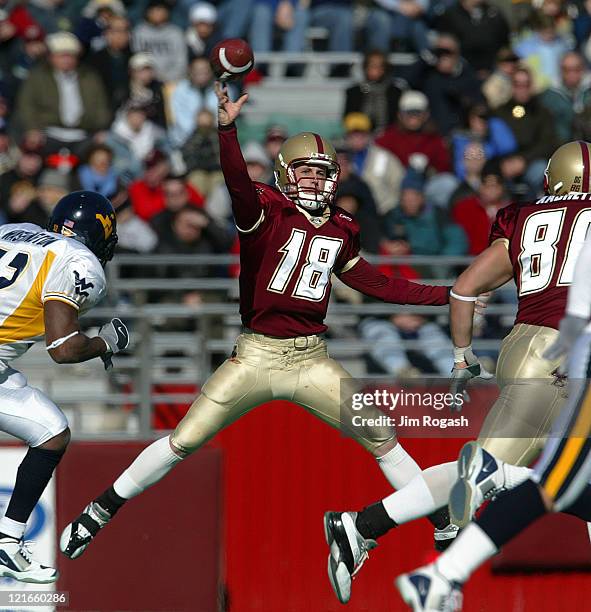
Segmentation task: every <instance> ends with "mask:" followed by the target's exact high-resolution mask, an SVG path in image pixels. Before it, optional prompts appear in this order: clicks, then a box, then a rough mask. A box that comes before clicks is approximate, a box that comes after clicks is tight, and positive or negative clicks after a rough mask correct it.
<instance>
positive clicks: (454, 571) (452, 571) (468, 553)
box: [435, 523, 497, 584]
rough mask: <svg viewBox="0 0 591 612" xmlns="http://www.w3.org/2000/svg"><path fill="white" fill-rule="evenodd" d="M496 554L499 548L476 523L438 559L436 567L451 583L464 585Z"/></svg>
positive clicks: (468, 527) (464, 531)
mask: <svg viewBox="0 0 591 612" xmlns="http://www.w3.org/2000/svg"><path fill="white" fill-rule="evenodd" d="M496 553H497V547H496V546H495V545H494V543H493V541H492V540H491V539H490V538H489V537H488V536H487V535H486V533H484V531H483V530H482V529H481V528H480V527H479V526H478V525H477V524H476V523H470V524H469V525H468V526H467V527H466V529H464V530H463V531H462V532H461V533H460V535H459V536H458V537H457V538H456V541H455V542H454V543H453V544H452V545H451V546H450V547H449V548H448V549H447V550H446V551H445V552H444V553H443V554H442V555H441V556H440V557H439V558H438V559H437V561H436V562H435V567H436V568H437V570H438V571H439V573H440V574H441V575H442V576H444V577H445V578H447V579H448V580H449V581H450V582H451V581H456V582H461V583H462V584H463V583H464V582H466V581H467V580H468V578H470V576H471V574H472V573H473V572H475V571H476V570H477V569H478V568H479V567H480V566H481V565H482V564H483V563H484V562H485V561H487V560H488V559H490V558H491V557H493V556H494V555H495V554H496Z"/></svg>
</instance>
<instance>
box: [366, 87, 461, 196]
mask: <svg viewBox="0 0 591 612" xmlns="http://www.w3.org/2000/svg"><path fill="white" fill-rule="evenodd" d="M376 144H377V145H378V146H380V147H384V148H385V149H387V150H388V151H390V153H392V154H393V155H395V156H396V157H397V158H398V159H399V160H400V162H401V163H402V165H403V166H404V167H405V168H407V169H408V168H409V167H412V168H414V169H415V170H419V171H421V172H425V173H426V175H427V176H428V180H427V185H426V192H427V193H428V194H429V201H430V202H431V203H436V204H437V205H439V206H442V207H446V206H447V204H448V201H449V198H450V196H451V194H452V193H453V191H454V189H455V188H456V187H457V184H458V180H457V178H455V177H454V176H453V174H451V167H452V166H451V155H450V152H449V149H448V146H447V144H446V142H445V140H444V139H443V137H442V136H441V134H439V132H438V131H437V129H436V128H435V126H434V125H433V123H432V122H431V121H430V112H429V101H428V99H427V96H426V95H425V94H424V93H423V92H421V91H417V90H408V91H405V92H404V93H403V94H402V95H401V96H400V102H399V104H398V121H397V122H396V123H394V124H392V125H391V126H389V127H388V128H386V130H385V131H384V132H383V134H382V135H381V136H379V137H378V138H377V139H376Z"/></svg>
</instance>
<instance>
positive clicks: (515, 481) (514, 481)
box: [502, 463, 534, 489]
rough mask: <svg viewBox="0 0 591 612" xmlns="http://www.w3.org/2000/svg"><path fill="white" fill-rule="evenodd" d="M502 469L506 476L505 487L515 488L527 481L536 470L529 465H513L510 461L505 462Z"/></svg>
mask: <svg viewBox="0 0 591 612" xmlns="http://www.w3.org/2000/svg"><path fill="white" fill-rule="evenodd" d="M502 469H503V474H504V476H505V481H504V485H503V486H504V487H505V489H514V488H515V487H516V486H517V485H520V484H521V483H522V482H525V481H526V480H527V479H528V478H530V477H531V475H532V474H533V473H534V471H533V470H532V469H530V468H528V467H523V466H517V465H511V464H509V463H503V466H502Z"/></svg>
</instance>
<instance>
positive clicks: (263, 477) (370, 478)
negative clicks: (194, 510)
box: [214, 402, 591, 612]
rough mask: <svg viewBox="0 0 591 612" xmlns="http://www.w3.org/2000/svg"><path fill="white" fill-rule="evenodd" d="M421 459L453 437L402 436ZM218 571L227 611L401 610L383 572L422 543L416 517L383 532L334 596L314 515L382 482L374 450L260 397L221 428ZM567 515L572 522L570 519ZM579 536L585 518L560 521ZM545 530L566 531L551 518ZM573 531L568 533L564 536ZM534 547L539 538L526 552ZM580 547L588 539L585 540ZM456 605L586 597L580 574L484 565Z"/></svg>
mask: <svg viewBox="0 0 591 612" xmlns="http://www.w3.org/2000/svg"><path fill="white" fill-rule="evenodd" d="M403 443H404V446H405V448H406V449H407V450H408V451H409V452H410V453H411V454H412V455H413V456H414V457H415V458H416V459H417V461H418V462H419V464H420V465H421V466H422V467H428V466H429V465H433V464H436V463H439V462H441V461H448V460H451V459H455V457H457V452H458V450H459V448H460V447H461V445H462V443H463V441H462V440H449V439H448V440H438V439H429V440H420V439H413V440H406V441H403ZM214 444H216V445H218V446H220V447H222V448H223V449H224V492H225V493H224V497H225V500H226V504H225V541H226V549H225V556H226V580H227V585H228V590H229V596H230V604H231V606H230V610H231V612H255V611H256V612H332V611H334V612H336V611H337V610H338V611H342V610H347V611H348V612H370V611H371V612H395V611H399V610H400V611H402V610H406V608H405V607H404V606H403V604H402V601H401V600H400V598H399V596H398V593H397V591H395V589H394V587H393V579H394V578H395V577H396V575H398V574H399V573H400V572H402V571H405V570H408V569H412V568H414V567H416V566H418V565H420V564H422V563H423V561H424V560H425V556H426V555H427V554H429V553H430V551H431V548H432V530H431V526H430V524H429V523H428V522H427V521H421V522H416V523H414V524H410V525H406V526H403V527H401V528H400V529H398V530H397V531H396V532H392V533H390V534H388V535H387V536H386V537H385V538H383V539H382V540H381V542H380V545H379V546H378V548H377V549H376V550H375V551H373V552H372V555H371V558H370V559H369V561H368V562H367V564H366V566H365V567H364V568H363V570H362V571H361V573H360V574H359V576H358V578H357V579H356V580H355V583H354V588H353V596H352V598H351V601H350V603H349V604H348V605H347V606H346V607H343V606H342V605H341V604H339V603H338V602H337V600H336V599H335V598H334V595H333V594H332V590H331V588H330V585H329V583H328V579H327V577H326V557H327V547H326V544H325V542H324V535H323V530H322V515H323V513H324V511H325V510H330V509H359V508H362V507H363V506H364V505H366V504H368V503H371V502H374V501H376V500H378V499H380V497H381V496H383V495H386V494H388V493H389V492H390V488H389V485H388V483H387V482H386V480H385V479H384V478H383V476H382V475H381V472H380V470H379V469H378V467H377V465H375V460H374V459H373V458H372V457H370V456H369V455H368V453H367V452H366V451H364V450H363V449H362V448H361V447H359V446H358V445H357V444H356V443H355V442H353V441H351V440H346V439H344V438H342V437H341V436H340V434H339V433H338V432H336V431H334V430H332V429H331V428H330V427H328V426H326V425H324V424H323V423H321V422H320V421H318V420H316V419H315V418H314V417H312V416H311V415H309V414H307V413H306V412H305V411H304V410H303V409H301V408H299V407H297V406H293V405H291V404H288V403H286V402H274V403H271V404H267V405H265V406H262V407H260V408H258V409H256V410H255V411H253V412H252V413H250V414H249V415H247V416H246V417H244V418H243V419H241V420H240V421H239V422H238V423H235V424H234V425H233V426H232V427H230V428H228V429H227V430H226V431H225V432H223V433H222V434H221V435H220V436H219V437H218V438H217V439H216V440H215V441H214ZM571 527H572V526H571ZM575 533H576V534H578V537H577V539H581V540H582V541H583V542H585V543H586V545H587V544H588V540H587V535H586V529H585V526H584V525H583V524H582V523H581V524H580V526H579V530H578V531H577V530H576V529H575V532H573V531H572V529H571V530H569V532H568V534H569V536H570V537H571V538H572V537H573V535H574V534H575ZM549 537H551V538H553V539H554V540H556V541H559V542H562V544H563V546H565V547H568V546H570V543H569V541H568V539H566V535H565V533H563V532H562V531H561V530H560V529H555V530H553V531H552V532H551V533H550V534H549ZM571 541H572V540H571ZM543 554H545V549H544V542H542V548H541V549H539V550H538V551H532V555H543ZM589 555H590V556H591V547H589ZM465 601H466V603H465V610H466V612H476V611H478V612H529V611H530V610H531V611H532V612H534V611H535V612H556V610H559V609H560V610H577V611H579V610H581V611H582V610H588V609H590V608H591V604H589V602H590V601H591V575H589V574H586V573H554V574H543V575H529V576H528V575H516V576H493V575H492V574H491V571H490V568H489V567H488V566H487V567H486V568H484V569H482V570H480V571H479V572H478V573H477V574H476V575H475V577H474V579H473V580H472V581H471V582H470V583H469V585H468V587H467V589H466V597H465Z"/></svg>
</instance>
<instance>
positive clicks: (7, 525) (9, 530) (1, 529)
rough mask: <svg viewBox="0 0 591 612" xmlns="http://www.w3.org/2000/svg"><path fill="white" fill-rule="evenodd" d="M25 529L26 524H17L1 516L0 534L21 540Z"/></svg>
mask: <svg viewBox="0 0 591 612" xmlns="http://www.w3.org/2000/svg"><path fill="white" fill-rule="evenodd" d="M26 528H27V524H26V523H19V522H18V521H15V520H14V519H11V518H8V517H7V516H3V517H2V518H1V519H0V533H5V534H6V535H7V536H10V537H11V538H16V539H17V540H22V538H23V536H24V535H25V529H26Z"/></svg>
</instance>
